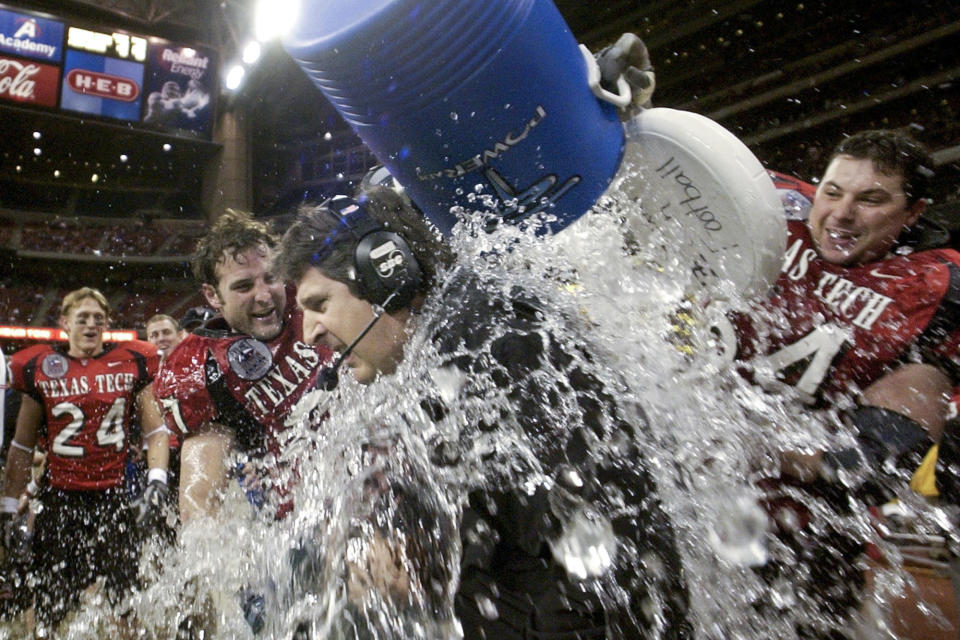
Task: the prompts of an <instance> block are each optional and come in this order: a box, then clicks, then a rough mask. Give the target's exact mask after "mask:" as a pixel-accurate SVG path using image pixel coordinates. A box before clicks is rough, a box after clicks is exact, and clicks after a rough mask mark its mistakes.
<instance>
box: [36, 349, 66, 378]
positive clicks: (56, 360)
mask: <svg viewBox="0 0 960 640" xmlns="http://www.w3.org/2000/svg"><path fill="white" fill-rule="evenodd" d="M69 368H70V363H69V362H67V359H66V358H65V357H64V356H62V355H61V354H59V353H51V354H49V355H48V356H47V357H45V358H44V359H43V362H42V363H40V369H41V370H42V371H43V375H45V376H47V377H48V378H62V377H63V376H65V375H67V369H69Z"/></svg>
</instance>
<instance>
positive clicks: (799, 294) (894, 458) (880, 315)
mask: <svg viewBox="0 0 960 640" xmlns="http://www.w3.org/2000/svg"><path fill="white" fill-rule="evenodd" d="M932 166H933V163H932V161H931V159H930V157H929V155H928V154H927V153H926V151H925V150H924V149H923V148H922V147H921V146H920V145H919V144H918V143H917V142H915V141H914V140H912V139H911V138H909V137H907V136H904V135H902V134H899V133H896V132H893V131H864V132H860V133H857V134H855V135H852V136H850V137H848V138H846V139H845V140H844V141H843V142H841V144H840V145H838V147H837V148H836V149H835V150H834V152H833V154H832V156H831V159H830V162H829V164H828V166H827V169H826V172H825V173H824V175H823V177H822V179H821V181H820V184H819V186H818V187H817V189H816V192H815V195H814V197H813V203H812V206H811V207H810V209H809V219H808V220H796V219H795V220H790V221H789V222H788V231H789V236H788V240H787V247H786V253H785V255H784V260H783V265H782V268H781V273H780V276H779V278H778V279H777V281H776V283H775V285H774V287H773V290H772V292H771V294H770V295H769V296H768V297H767V298H765V299H763V300H760V301H757V302H756V303H754V305H753V308H752V309H751V310H750V312H749V313H744V314H737V315H735V316H734V317H733V321H734V322H733V326H732V327H728V328H729V329H730V330H729V331H721V333H724V334H725V335H726V336H727V337H728V345H727V346H728V349H727V353H728V354H730V355H735V357H736V358H737V359H739V360H742V361H749V362H751V364H752V365H754V366H753V367H751V368H752V370H753V371H754V372H755V373H754V375H755V376H756V379H757V381H760V382H761V383H762V384H767V383H770V384H772V385H773V386H774V387H776V386H779V385H780V384H782V383H786V384H789V385H792V386H793V387H794V389H795V390H796V391H797V392H799V395H800V397H801V398H802V399H803V400H805V401H806V402H807V403H808V406H809V407H810V408H813V409H817V410H822V411H823V412H824V414H825V416H827V417H826V420H827V421H828V423H830V424H837V422H836V420H837V419H839V420H840V421H841V422H842V423H843V424H845V425H846V427H847V429H848V430H849V433H850V435H852V436H853V437H854V438H855V439H856V441H857V444H858V445H859V446H858V447H850V446H844V445H836V446H824V447H822V449H823V450H821V451H816V452H812V453H811V452H804V453H793V452H788V453H784V454H783V472H784V475H785V476H786V477H787V479H789V478H791V477H792V478H794V479H795V480H799V481H800V485H798V486H797V487H794V489H802V491H804V492H809V493H810V494H811V496H820V497H821V498H826V499H827V500H828V501H829V502H831V503H832V504H833V505H834V507H835V508H836V509H837V510H838V511H840V512H842V511H844V510H846V509H848V508H849V502H848V499H847V496H848V495H849V494H850V493H853V494H854V495H856V496H857V497H858V498H860V499H862V500H863V501H865V502H866V504H867V505H870V506H873V507H875V508H876V509H878V510H879V509H880V507H881V505H883V504H884V503H886V502H887V501H888V500H890V499H891V498H893V497H895V496H896V495H897V494H898V493H902V492H903V491H906V490H907V487H908V486H913V488H914V489H918V488H919V487H920V485H921V484H923V483H921V482H919V480H918V478H917V477H914V478H913V481H912V482H911V476H912V475H913V474H914V472H915V471H917V469H918V467H921V461H923V460H924V458H925V456H926V459H927V463H926V464H925V465H923V467H921V470H924V469H925V470H926V471H927V476H928V481H927V482H926V484H927V485H931V483H932V480H929V476H930V475H932V474H930V473H929V471H930V469H931V468H932V467H933V463H934V462H935V457H936V454H935V453H934V454H933V458H931V457H930V455H928V452H929V451H931V447H933V446H934V444H935V443H937V442H939V441H940V439H941V435H942V433H943V429H944V424H945V422H946V419H947V398H948V397H949V392H950V389H951V386H952V385H954V384H957V382H958V380H960V367H958V358H957V354H958V350H957V345H958V342H960V322H958V321H960V254H958V253H957V252H956V251H954V250H952V249H949V248H943V245H944V244H945V242H946V240H947V235H946V233H945V232H943V231H942V230H939V229H937V228H936V226H935V225H933V224H932V223H931V222H929V221H926V220H924V219H923V218H922V215H923V213H924V210H925V208H926V204H927V203H926V199H925V198H926V195H927V182H928V180H929V177H930V176H931V174H932V172H931V169H930V168H931V167H932ZM760 372H763V373H760ZM763 379H766V380H767V382H762V380H763ZM766 486H767V488H768V489H771V493H770V494H768V498H769V500H768V503H767V505H768V507H769V508H770V511H771V513H772V514H773V515H774V516H775V517H777V520H778V522H779V523H780V524H781V526H782V525H783V524H784V523H790V522H803V521H804V520H805V518H806V515H807V514H806V512H805V508H802V507H800V513H801V518H800V519H799V520H796V519H791V518H789V517H784V514H785V513H786V512H784V511H782V510H781V507H782V506H783V505H784V498H783V496H784V495H785V494H784V493H781V492H780V489H781V488H782V485H780V484H778V483H775V482H772V483H767V485H766ZM794 495H795V494H794ZM787 502H790V503H791V504H793V505H794V506H795V507H797V506H798V505H797V504H796V503H794V502H791V501H789V500H787ZM878 512H879V511H878ZM818 526H819V527H820V530H821V531H822V530H823V527H824V523H822V522H821V523H820V525H818ZM790 528H791V527H790V526H787V529H790ZM826 528H827V529H828V530H829V529H830V523H826ZM781 535H783V536H785V538H789V539H791V540H792V541H794V542H796V541H799V540H801V539H802V537H803V536H802V535H801V536H797V537H796V538H794V537H793V536H792V534H790V533H789V531H784V530H781ZM830 535H831V536H832V538H831V541H830V542H829V543H828V545H827V547H821V548H819V549H811V548H810V546H809V543H807V546H806V548H805V550H804V552H803V553H805V554H807V556H808V557H811V556H812V557H820V559H821V560H823V561H824V562H816V561H815V562H814V563H812V564H813V565H817V567H826V568H825V569H824V568H817V567H814V571H813V573H814V575H813V582H817V583H818V585H817V586H816V587H813V591H815V592H819V593H820V594H829V595H825V596H824V597H823V598H822V602H821V599H820V598H819V596H818V595H814V596H813V597H814V598H815V599H817V601H818V602H820V603H821V605H822V611H824V612H825V613H834V614H836V615H837V616H838V617H839V618H843V617H844V616H845V615H846V614H845V613H844V611H850V610H851V609H852V607H853V606H855V603H856V601H857V600H858V595H857V593H858V591H859V587H860V583H861V582H862V580H861V579H862V575H861V570H860V569H859V566H860V565H859V563H860V562H861V561H862V560H861V558H862V557H861V556H860V551H861V550H862V548H863V546H862V544H861V543H860V542H859V541H858V540H852V539H850V538H847V537H845V536H844V535H842V534H836V535H834V534H830ZM798 544H802V543H798ZM821 552H826V553H828V554H829V555H828V556H823V557H821V556H818V555H817V554H818V553H821ZM827 557H829V558H830V559H829V561H826V558H827ZM844 592H846V595H841V594H843V593H844ZM951 599H952V598H951ZM944 602H946V601H944ZM949 605H950V606H949V607H947V608H944V609H943V610H944V611H948V610H949V611H950V612H952V613H951V614H950V615H954V616H955V609H954V608H953V606H952V603H949ZM901 613H902V612H901ZM921 617H922V616H921ZM911 637H930V636H928V635H924V634H923V633H921V634H920V635H914V636H911Z"/></svg>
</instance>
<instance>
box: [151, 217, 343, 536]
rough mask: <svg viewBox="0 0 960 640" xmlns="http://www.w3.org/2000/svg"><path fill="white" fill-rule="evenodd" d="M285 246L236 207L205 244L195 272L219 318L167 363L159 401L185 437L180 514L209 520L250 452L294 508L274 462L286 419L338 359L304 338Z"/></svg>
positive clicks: (278, 502)
mask: <svg viewBox="0 0 960 640" xmlns="http://www.w3.org/2000/svg"><path fill="white" fill-rule="evenodd" d="M276 244H277V240H276V238H275V237H274V236H273V235H272V234H271V233H270V232H269V230H268V229H267V227H266V226H265V225H264V224H263V223H261V222H258V221H256V220H254V219H253V218H252V217H251V216H250V215H248V214H245V213H240V212H236V211H228V212H226V213H225V214H224V215H222V216H221V217H220V218H219V219H218V220H217V221H216V222H215V223H214V225H213V226H212V228H211V229H210V231H209V232H208V233H207V235H206V236H205V237H204V238H202V239H201V240H200V242H199V243H198V246H197V252H196V254H197V257H196V258H195V260H194V264H193V272H194V275H195V276H196V278H197V280H199V281H200V282H201V287H202V290H203V293H204V296H205V297H206V299H207V302H208V303H209V304H210V306H211V307H213V308H214V309H215V310H216V311H218V312H219V313H220V315H221V317H220V318H215V319H213V320H210V321H208V322H207V323H206V324H205V325H204V326H203V327H202V328H200V329H197V330H196V331H195V332H194V333H193V334H190V335H188V336H187V337H186V338H184V340H183V341H182V342H181V343H180V345H179V346H178V347H177V348H176V349H175V350H174V351H173V352H172V353H171V354H170V356H169V357H168V358H167V359H166V360H165V361H164V363H163V366H162V367H161V370H160V374H159V376H158V379H157V384H156V395H157V398H158V399H159V400H160V402H161V405H162V407H163V410H164V415H165V418H166V421H167V424H168V425H169V426H170V427H171V428H175V429H177V430H179V431H180V432H181V433H182V434H183V437H184V441H183V447H182V456H181V475H180V515H181V518H182V519H183V521H184V522H188V521H189V520H190V519H192V518H196V517H198V516H203V515H210V514H211V513H212V511H213V509H215V506H216V501H217V498H218V496H219V494H220V492H221V490H222V489H223V488H224V487H225V485H226V480H227V477H228V471H229V470H230V468H231V467H232V466H233V465H232V464H231V463H230V453H231V451H234V450H236V449H239V451H240V452H242V453H243V454H245V455H246V456H247V457H248V458H249V459H250V460H251V463H250V465H249V467H252V471H253V473H255V474H256V475H257V476H259V477H261V478H262V479H263V481H264V483H265V484H269V483H271V482H275V483H276V482H278V480H279V482H278V486H275V487H273V490H270V488H269V487H268V491H266V492H265V497H266V498H267V499H269V500H272V501H274V503H275V504H273V505H272V506H274V507H277V508H278V510H279V511H278V515H280V514H282V513H283V512H285V511H286V510H287V509H288V508H289V506H290V505H289V504H288V503H287V502H286V501H285V498H284V495H285V489H284V486H285V485H284V483H285V482H286V480H282V479H279V478H278V476H279V475H282V473H281V471H280V470H279V469H277V468H276V463H275V462H273V463H270V464H264V463H263V459H264V456H265V455H266V454H268V453H270V454H273V456H271V457H270V459H272V460H275V459H276V456H277V455H278V454H279V453H280V450H281V446H282V445H281V442H280V440H279V439H278V436H279V434H280V432H281V431H283V423H284V418H285V416H286V415H287V413H289V410H290V409H291V408H292V407H293V405H294V404H296V402H297V401H298V400H299V399H300V398H301V396H302V395H303V394H304V393H306V392H307V391H309V390H310V389H313V388H314V386H315V384H316V378H317V372H318V371H319V369H320V368H321V367H322V366H323V365H324V364H325V363H326V362H327V361H328V360H329V359H330V350H329V349H328V348H327V347H324V346H317V347H313V346H309V345H307V344H306V343H305V342H304V341H303V327H302V325H303V323H302V314H301V312H300V311H299V310H298V309H297V308H296V304H295V303H294V297H293V296H294V292H293V289H292V288H291V287H288V286H286V285H285V284H284V283H283V282H282V281H281V280H280V279H278V278H277V277H275V276H274V275H273V273H272V272H271V270H270V266H269V263H270V259H271V257H272V255H273V252H274V247H275V246H276Z"/></svg>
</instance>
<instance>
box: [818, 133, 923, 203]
mask: <svg viewBox="0 0 960 640" xmlns="http://www.w3.org/2000/svg"><path fill="white" fill-rule="evenodd" d="M839 155H847V156H852V157H854V158H857V159H858V160H871V161H872V162H873V164H874V166H876V168H877V169H878V170H880V171H881V172H883V173H886V174H898V175H901V176H903V191H904V193H905V194H906V196H907V203H908V204H910V205H912V204H913V203H915V202H916V201H917V200H920V199H921V198H926V197H927V194H928V192H929V188H930V179H931V178H933V159H932V158H931V157H930V154H929V153H928V152H927V150H926V149H925V148H924V146H923V145H922V144H920V143H919V142H917V141H916V140H914V139H913V138H911V137H910V136H908V135H906V134H903V133H899V132H897V131H891V130H888V129H871V130H868V131H860V132H858V133H855V134H853V135H852V136H850V137H848V138H845V139H844V140H843V141H841V142H840V144H838V145H837V146H836V148H835V149H834V150H833V153H832V154H831V155H830V160H831V161H833V159H834V158H836V157H837V156H839Z"/></svg>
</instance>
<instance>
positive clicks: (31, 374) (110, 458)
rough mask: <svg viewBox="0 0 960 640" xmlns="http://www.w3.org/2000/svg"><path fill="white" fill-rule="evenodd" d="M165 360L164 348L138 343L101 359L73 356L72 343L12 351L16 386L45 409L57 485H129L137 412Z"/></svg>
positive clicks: (110, 349)
mask: <svg viewBox="0 0 960 640" xmlns="http://www.w3.org/2000/svg"><path fill="white" fill-rule="evenodd" d="M158 363H159V356H158V355H157V348H156V347H155V346H153V345H152V344H150V343H149V342H141V341H139V340H135V341H131V342H124V343H120V344H113V343H108V344H105V345H104V351H103V353H101V354H100V355H98V356H96V357H94V358H73V357H71V356H69V355H67V347H66V346H65V345H57V346H50V345H36V346H33V347H29V348H27V349H24V350H22V351H18V352H17V353H15V354H14V355H13V358H12V361H11V372H12V374H13V386H14V388H16V389H18V390H19V391H22V392H23V393H26V394H28V395H29V396H30V397H32V398H33V399H34V400H36V401H37V402H38V403H40V404H41V405H42V406H43V409H44V415H45V418H46V434H45V436H46V437H45V439H46V442H47V444H48V445H49V454H48V457H47V469H48V473H49V477H50V486H52V487H54V488H57V489H64V490H67V491H81V490H103V489H107V488H110V487H118V486H121V485H123V480H124V466H125V464H126V459H127V444H128V434H129V430H130V416H131V412H132V411H133V407H134V404H135V402H136V396H137V393H139V392H140V390H141V389H143V387H145V386H146V385H148V384H150V382H151V381H152V380H153V378H154V376H155V375H156V372H157V365H158ZM41 435H42V434H41Z"/></svg>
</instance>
